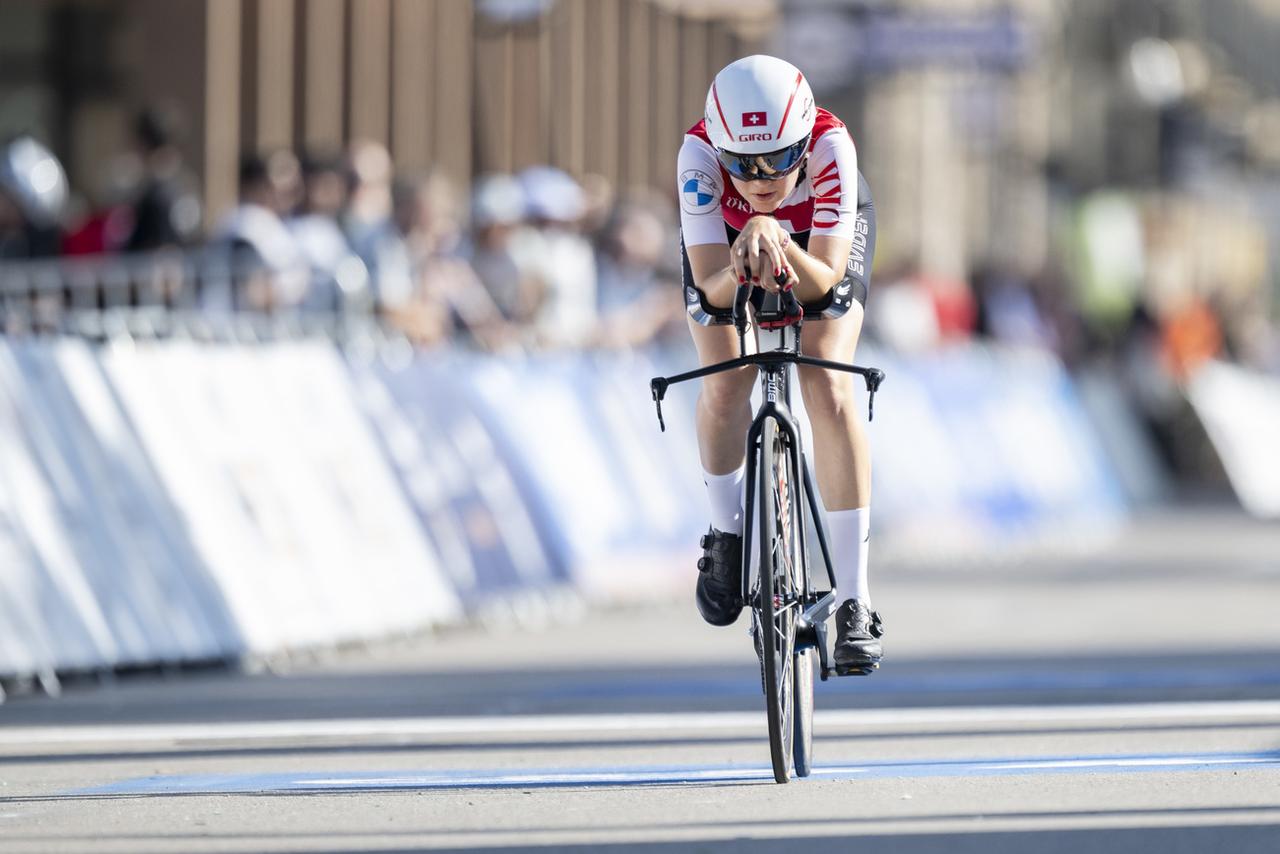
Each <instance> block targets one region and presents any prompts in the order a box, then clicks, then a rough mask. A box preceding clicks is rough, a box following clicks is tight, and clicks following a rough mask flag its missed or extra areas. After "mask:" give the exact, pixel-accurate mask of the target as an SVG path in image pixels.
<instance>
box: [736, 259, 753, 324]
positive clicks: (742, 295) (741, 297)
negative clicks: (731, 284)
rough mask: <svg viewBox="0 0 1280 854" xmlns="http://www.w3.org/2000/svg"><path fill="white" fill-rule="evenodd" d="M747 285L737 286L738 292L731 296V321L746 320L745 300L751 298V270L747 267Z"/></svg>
mask: <svg viewBox="0 0 1280 854" xmlns="http://www.w3.org/2000/svg"><path fill="white" fill-rule="evenodd" d="M746 271H747V284H745V285H739V286H738V292H737V293H735V294H734V295H733V319H734V320H735V321H737V320H741V319H745V318H746V316H747V315H746V310H747V300H748V299H750V298H751V268H750V267H747V268H746Z"/></svg>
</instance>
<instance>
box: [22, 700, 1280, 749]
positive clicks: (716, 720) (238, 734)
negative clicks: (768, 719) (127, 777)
mask: <svg viewBox="0 0 1280 854" xmlns="http://www.w3.org/2000/svg"><path fill="white" fill-rule="evenodd" d="M1193 720H1224V721H1225V720H1232V721H1239V720H1261V721H1268V720H1273V721H1275V722H1277V723H1278V724H1280V701H1275V700H1247V701H1214V702H1194V703H1126V704H1119V703H1117V704H1103V705H1079V706H1070V705H1067V706H988V707H970V706H959V707H947V708H908V709H833V710H826V711H823V710H819V711H817V712H815V714H814V722H815V726H816V727H818V728H819V731H821V730H823V729H827V730H836V729H840V728H844V727H848V728H852V729H856V728H858V727H886V726H891V727H894V728H899V727H920V726H934V725H947V724H993V725H1009V724H1016V723H1026V724H1037V723H1061V724H1076V723H1080V724H1083V723H1096V722H1100V721H1143V722H1151V721H1193ZM763 727H764V712H763V711H760V712H673V713H664V714H600V715H511V716H502V717H498V716H480V715H477V716H473V717H431V718H355V719H337V720H286V721H228V722H208V723H196V724H171V723H157V724H120V725H114V724H107V725H91V726H76V725H70V726H10V727H4V728H2V729H0V749H4V748H30V747H36V746H56V745H72V744H103V743H111V744H156V743H169V742H207V741H224V740H236V741H265V740H272V739H300V738H351V737H355V738H358V737H447V736H463V735H504V734H520V733H529V734H582V733H619V732H627V733H637V732H662V733H666V734H676V735H679V734H683V733H695V732H708V731H711V732H718V733H722V732H726V731H737V730H748V731H750V730H755V729H761V728H763Z"/></svg>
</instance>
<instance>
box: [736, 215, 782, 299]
mask: <svg viewBox="0 0 1280 854" xmlns="http://www.w3.org/2000/svg"><path fill="white" fill-rule="evenodd" d="M790 242H791V235H789V234H788V233H787V230H786V229H785V228H783V227H782V226H781V225H779V224H778V221H777V220H776V219H774V218H773V217H771V216H753V217H752V218H751V219H749V220H747V224H746V225H745V226H744V227H743V229H742V233H741V234H739V235H738V239H737V240H735V241H734V243H733V246H732V247H731V257H732V262H733V268H734V273H735V274H736V275H737V277H738V281H739V283H744V280H745V283H746V284H752V285H759V286H760V287H762V288H764V289H765V290H768V291H772V292H774V293H776V292H777V291H778V289H779V288H780V287H781V286H780V285H779V284H778V283H777V281H776V279H777V278H778V277H779V276H781V275H782V274H783V273H784V272H787V273H788V274H790V269H789V265H788V264H787V256H786V254H785V250H786V247H787V244H788V243H790Z"/></svg>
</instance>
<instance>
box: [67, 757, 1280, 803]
mask: <svg viewBox="0 0 1280 854" xmlns="http://www.w3.org/2000/svg"><path fill="white" fill-rule="evenodd" d="M1244 769H1249V770H1274V771H1280V752H1264V753H1192V754H1138V755H1105V756H1052V757H1043V756H1041V757H1024V756H1018V757H1007V756H1004V757H991V758H984V759H940V760H919V761H901V762H864V763H858V764H827V765H821V766H818V767H815V768H814V771H813V776H814V777H815V778H819V779H826V780H886V779H903V778H913V777H1003V776H1018V775H1036V774H1117V773H1152V772H1162V771H1163V772H1188V771H1200V772H1205V771H1238V770H1244ZM772 779H773V772H772V771H771V770H770V769H769V768H768V767H767V766H763V765H759V766H757V765H750V766H746V765H684V766H652V767H628V768H549V769H548V768H544V769H536V770H530V769H514V768H497V769H492V768H491V769H480V770H466V771H385V772H383V771H379V772H350V771H335V772H331V773H314V772H313V773H303V774H279V773H271V774H200V775H192V776H159V777H140V778H137V779H131V780H122V781H120V782H117V783H109V784H107V785H104V786H95V787H91V788H86V789H78V790H76V791H73V792H68V793H66V794H67V795H68V796H80V797H85V796H110V795H115V796H121V795H189V794H260V793H289V792H357V791H380V790H396V789H399V790H403V789H413V790H430V789H472V788H483V789H507V788H511V789H537V788H583V787H599V786H653V785H682V784H683V785H697V784H700V783H752V782H759V781H766V780H772Z"/></svg>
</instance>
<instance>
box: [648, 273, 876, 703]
mask: <svg viewBox="0 0 1280 854" xmlns="http://www.w3.org/2000/svg"><path fill="white" fill-rule="evenodd" d="M749 291H750V289H749V288H741V289H739V292H738V298H737V299H736V300H735V302H734V312H733V315H734V325H735V326H736V327H737V330H738V345H739V353H740V355H739V356H738V358H736V359H729V360H727V361H724V362H719V363H717V364H714V365H708V366H706V367H703V368H698V369H697V370H693V371H686V372H684V373H681V374H675V375H674V376H670V377H654V378H653V379H652V380H650V383H649V387H650V390H651V392H652V394H653V401H654V405H655V406H656V408H657V413H658V424H659V426H660V427H661V429H662V430H664V431H665V430H666V423H665V422H664V421H663V418H662V401H663V399H664V398H665V397H666V393H667V389H668V388H670V387H671V386H672V385H675V384H677V383H682V382H687V381H689V380H694V379H700V378H702V377H706V376H711V375H712V374H718V373H723V372H724V371H732V370H736V369H738V368H742V367H747V366H755V367H756V368H758V369H759V370H760V374H761V376H760V387H761V391H762V393H763V396H764V401H763V403H762V404H761V406H760V408H759V410H757V412H756V415H755V418H754V419H753V420H752V422H751V427H750V429H749V430H748V431H747V446H746V447H747V469H746V478H745V481H746V483H747V484H749V485H750V486H749V488H748V489H747V494H746V502H745V506H744V509H743V513H744V516H743V518H744V526H743V543H747V544H749V543H750V542H751V538H752V534H753V533H754V530H753V525H754V520H755V504H756V495H755V486H754V485H755V484H756V483H757V482H758V480H757V478H758V476H759V460H760V454H761V450H762V449H761V448H760V444H761V434H762V432H763V430H764V425H765V422H766V421H768V420H770V419H772V420H773V421H774V422H775V423H776V424H777V425H778V429H779V430H780V431H781V432H782V433H783V434H784V435H786V437H787V439H788V440H789V441H788V447H789V448H790V455H791V464H792V469H793V470H794V471H797V472H800V473H801V483H800V484H799V485H798V486H799V488H800V489H801V491H802V492H803V493H804V499H803V500H801V501H799V502H797V507H798V508H799V516H800V518H799V519H798V520H797V523H798V524H799V526H800V529H799V530H800V531H801V532H802V533H801V537H800V542H801V560H802V562H803V564H804V597H805V601H804V606H805V607H804V610H803V611H802V613H801V614H800V617H799V619H798V621H797V632H796V644H797V649H805V648H808V647H811V646H816V647H817V649H818V657H819V661H820V664H821V668H820V671H819V672H820V674H821V677H822V679H823V680H824V681H825V680H826V679H827V678H828V676H829V675H830V668H829V665H828V662H827V642H826V634H827V632H826V620H827V618H828V617H829V616H830V615H831V612H832V611H833V610H834V609H835V600H836V580H835V573H834V571H833V569H832V565H831V553H830V550H829V548H828V545H827V534H826V530H825V528H824V526H823V524H822V513H821V512H820V511H819V509H818V503H817V494H816V491H815V490H814V488H813V479H812V477H811V476H810V474H809V467H808V465H807V464H806V462H807V460H806V456H805V454H804V449H803V447H802V441H803V439H802V436H801V431H800V429H799V426H798V425H797V423H796V420H795V417H794V416H793V415H792V412H791V383H790V382H789V378H790V375H789V372H788V366H790V365H803V366H807V367H815V368H822V369H825V370H831V371H841V372H844V373H850V374H858V375H860V376H861V377H862V378H863V380H864V381H865V382H866V387H867V393H868V395H869V396H868V401H867V417H868V420H872V419H874V418H875V395H876V392H877V391H878V390H879V388H880V384H881V383H882V382H884V371H882V370H880V369H879V368H864V367H859V366H857V365H846V364H843V363H841V362H833V361H830V360H827V359H817V358H813V357H811V356H805V355H803V354H802V353H801V352H800V330H801V327H802V325H803V320H804V318H803V312H802V311H801V310H800V309H799V304H798V303H797V302H796V301H795V298H794V296H791V295H790V293H789V292H785V291H784V294H785V295H786V296H784V297H782V303H783V309H782V310H781V311H780V312H778V313H776V314H770V313H764V312H760V313H757V318H756V319H757V323H758V324H759V325H760V326H761V327H763V328H767V329H780V330H781V339H782V340H781V346H780V347H779V348H778V349H775V350H768V351H765V352H759V353H750V354H749V353H747V352H746V332H747V327H748V322H747V316H746V302H747V297H748V296H749ZM787 297H789V300H788V299H787ZM787 328H790V329H791V330H792V346H791V347H790V348H788V347H787V346H786V330H787ZM806 510H807V512H808V514H809V516H808V517H806V516H805V513H806ZM810 518H811V519H812V521H813V527H814V531H815V532H816V533H817V536H818V546H819V549H820V550H821V552H822V560H823V564H824V566H825V567H826V571H827V580H828V582H829V583H830V585H831V586H830V590H829V591H828V592H827V593H825V594H824V595H823V596H821V597H819V596H817V593H816V591H815V590H814V585H813V577H812V575H811V573H810V572H809V538H808V537H807V536H805V535H804V533H803V532H805V531H807V530H808V528H807V524H808V520H809V519H810ZM742 561H743V566H742V601H743V602H744V603H750V597H751V591H750V580H751V578H752V577H753V572H752V560H751V549H750V548H744V549H743V555H742Z"/></svg>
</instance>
